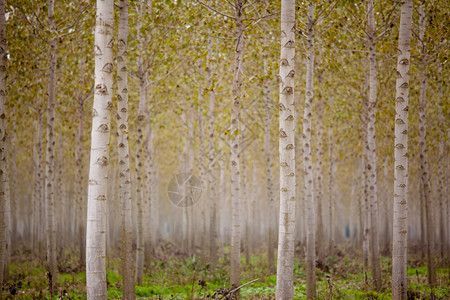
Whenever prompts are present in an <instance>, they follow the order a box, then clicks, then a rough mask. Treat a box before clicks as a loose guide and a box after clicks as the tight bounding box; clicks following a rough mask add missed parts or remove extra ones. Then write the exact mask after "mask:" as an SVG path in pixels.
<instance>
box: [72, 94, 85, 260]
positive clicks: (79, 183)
mask: <svg viewBox="0 0 450 300" xmlns="http://www.w3.org/2000/svg"><path fill="white" fill-rule="evenodd" d="M83 126H84V99H82V96H81V95H79V96H78V133H77V145H76V149H75V164H76V166H77V171H76V175H75V176H76V178H75V193H76V196H75V203H76V215H77V223H78V247H79V248H78V249H79V252H80V253H79V264H80V268H82V266H84V264H85V263H86V245H85V233H84V219H85V218H84V209H83V208H84V202H85V194H84V192H83V191H84V189H83V186H84V180H85V179H84V177H85V176H84V168H83V165H84V164H83V162H84V160H83V156H84V155H83V136H84V134H83Z"/></svg>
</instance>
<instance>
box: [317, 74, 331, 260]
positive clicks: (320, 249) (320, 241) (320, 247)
mask: <svg viewBox="0 0 450 300" xmlns="http://www.w3.org/2000/svg"><path fill="white" fill-rule="evenodd" d="M318 75H319V76H318V77H319V85H320V84H321V82H322V74H321V73H319V74H318ZM318 98H319V99H318V101H319V103H318V108H317V109H318V110H317V149H316V151H317V157H316V174H315V175H316V178H315V179H316V181H315V183H314V185H315V188H316V203H317V256H318V258H319V259H320V260H322V259H323V258H324V256H325V253H324V252H325V251H324V250H325V247H324V240H325V235H324V228H323V227H324V226H323V201H324V199H323V184H322V183H323V166H322V165H323V154H324V153H323V141H322V138H323V135H322V134H323V121H322V119H323V100H322V97H321V96H319V97H318ZM330 164H331V160H330Z"/></svg>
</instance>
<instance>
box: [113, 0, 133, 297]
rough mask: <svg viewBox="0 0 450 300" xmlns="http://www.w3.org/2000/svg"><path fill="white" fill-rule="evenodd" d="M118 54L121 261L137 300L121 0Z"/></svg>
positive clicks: (124, 5)
mask: <svg viewBox="0 0 450 300" xmlns="http://www.w3.org/2000/svg"><path fill="white" fill-rule="evenodd" d="M118 39H119V40H118V48H117V49H118V51H117V70H118V71H117V88H118V95H117V100H118V101H117V103H118V105H117V127H118V129H117V144H118V145H117V146H118V147H117V149H118V150H117V153H118V165H119V189H120V192H119V194H120V211H121V249H120V250H121V260H122V266H121V267H122V283H123V297H124V299H134V298H135V297H136V296H135V290H134V276H133V275H134V274H133V264H134V262H133V249H132V242H133V223H132V214H131V176H130V158H129V146H128V71H127V59H128V52H127V49H128V0H120V11H119V34H118Z"/></svg>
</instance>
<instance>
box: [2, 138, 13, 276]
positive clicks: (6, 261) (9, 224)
mask: <svg viewBox="0 0 450 300" xmlns="http://www.w3.org/2000/svg"><path fill="white" fill-rule="evenodd" d="M5 132H7V131H6V130H5ZM9 143H10V141H9V136H8V134H7V133H6V140H5V161H6V167H5V181H4V182H3V184H4V192H5V221H6V228H7V230H6V252H5V256H4V264H3V279H4V280H5V281H6V280H8V279H9V264H10V260H11V235H12V219H11V190H10V179H9V178H10V176H9Z"/></svg>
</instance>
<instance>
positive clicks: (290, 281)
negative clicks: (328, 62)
mask: <svg viewBox="0 0 450 300" xmlns="http://www.w3.org/2000/svg"><path fill="white" fill-rule="evenodd" d="M279 74H280V75H279V76H280V102H279V107H280V116H279V151H280V218H279V231H278V232H279V233H278V263H277V291H276V298H277V299H292V298H293V293H294V250H295V189H296V185H295V149H294V144H295V122H294V120H295V118H296V115H295V107H294V101H295V99H294V75H295V0H282V2H281V55H280V73H279Z"/></svg>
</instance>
